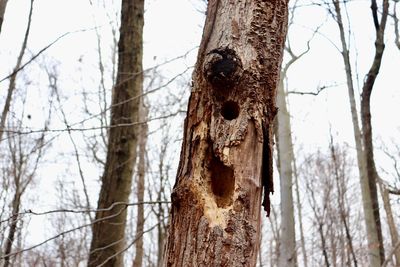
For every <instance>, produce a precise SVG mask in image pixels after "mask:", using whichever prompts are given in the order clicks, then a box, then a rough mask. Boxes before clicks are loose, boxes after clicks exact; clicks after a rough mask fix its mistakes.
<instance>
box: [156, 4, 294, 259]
mask: <svg viewBox="0 0 400 267" xmlns="http://www.w3.org/2000/svg"><path fill="white" fill-rule="evenodd" d="M286 29H287V1H285V0H283V1H280V0H278V1H274V2H266V1H261V0H251V1H250V0H247V1H240V2H239V1H228V0H210V1H209V2H208V9H207V18H206V22H205V28H204V32H203V37H202V42H201V45H200V49H199V54H198V59H197V64H196V67H195V72H194V74H193V83H194V85H193V88H192V93H191V97H190V100H189V107H188V112H187V118H186V121H185V126H184V138H183V144H182V152H181V159H180V164H179V168H178V174H177V179H176V183H175V186H174V189H173V193H172V210H171V221H170V228H169V233H168V239H167V244H166V251H165V258H164V265H166V266H255V265H256V260H257V254H258V250H259V243H260V204H261V196H262V190H261V189H262V186H264V188H265V193H264V194H265V195H264V197H265V198H264V201H263V205H264V208H265V210H266V211H267V213H269V210H270V208H269V193H270V192H272V191H273V188H272V145H273V120H274V117H275V114H276V107H275V92H276V87H277V83H278V78H279V71H280V65H281V61H282V54H283V46H284V41H285V35H286Z"/></svg>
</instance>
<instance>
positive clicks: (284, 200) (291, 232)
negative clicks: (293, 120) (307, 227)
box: [276, 77, 297, 267]
mask: <svg viewBox="0 0 400 267" xmlns="http://www.w3.org/2000/svg"><path fill="white" fill-rule="evenodd" d="M276 102H277V105H278V108H279V110H278V115H277V129H276V133H277V134H276V137H277V138H276V139H277V149H278V161H279V168H278V169H279V177H280V189H281V205H280V207H281V228H280V231H281V234H280V242H279V246H280V248H279V252H280V253H279V259H278V266H285V267H290V266H296V265H297V255H296V254H297V253H296V233H295V226H294V207H293V193H292V188H293V169H292V163H293V162H294V160H293V148H292V146H293V145H292V134H291V128H290V116H289V113H288V109H287V105H286V94H285V89H284V84H283V79H282V77H281V78H280V82H279V86H278V93H277V97H276Z"/></svg>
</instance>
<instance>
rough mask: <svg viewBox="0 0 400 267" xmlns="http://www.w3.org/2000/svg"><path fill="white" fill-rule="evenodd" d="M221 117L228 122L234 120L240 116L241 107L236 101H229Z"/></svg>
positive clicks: (225, 104) (222, 109)
mask: <svg viewBox="0 0 400 267" xmlns="http://www.w3.org/2000/svg"><path fill="white" fill-rule="evenodd" d="M221 115H222V117H224V119H226V120H229V121H231V120H234V119H236V118H237V117H238V116H239V105H238V104H237V103H236V102H234V101H227V102H225V103H224V104H223V105H222V108H221Z"/></svg>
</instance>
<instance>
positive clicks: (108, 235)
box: [88, 0, 144, 266]
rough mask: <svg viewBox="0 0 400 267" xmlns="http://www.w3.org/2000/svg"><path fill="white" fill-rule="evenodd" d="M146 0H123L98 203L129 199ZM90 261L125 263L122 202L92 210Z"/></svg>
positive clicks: (140, 88) (135, 141) (135, 138)
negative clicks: (115, 71)
mask: <svg viewBox="0 0 400 267" xmlns="http://www.w3.org/2000/svg"><path fill="white" fill-rule="evenodd" d="M143 14H144V0H139V1H131V0H123V1H122V7H121V28H120V39H119V43H118V55H119V62H118V74H117V83H116V85H115V86H114V91H113V99H112V109H111V125H110V132H109V139H108V147H107V159H106V165H105V169H104V174H103V177H102V185H101V190H100V195H99V200H98V208H99V209H104V208H108V207H110V206H111V205H113V204H115V203H120V202H127V201H128V200H129V195H130V193H131V185H132V173H133V165H134V162H135V159H136V147H137V131H138V130H137V128H138V127H137V126H135V124H137V122H138V112H139V102H140V101H139V100H140V97H139V96H140V94H141V92H142V84H143V73H142V53H143V52H142V51H143V49H142V39H143V38H142V35H143V23H144V21H143ZM95 222H96V223H94V225H93V229H92V231H93V237H92V243H91V248H90V255H89V260H88V266H102V265H103V266H104V265H106V266H123V253H122V252H123V250H124V247H125V242H124V237H125V226H126V206H124V205H115V206H114V207H113V208H112V209H110V210H102V211H100V212H97V213H96V219H95Z"/></svg>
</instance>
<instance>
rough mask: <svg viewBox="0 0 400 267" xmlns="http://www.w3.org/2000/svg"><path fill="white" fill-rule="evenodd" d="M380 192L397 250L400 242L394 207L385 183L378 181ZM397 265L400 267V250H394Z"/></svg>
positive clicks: (393, 242) (393, 244)
mask: <svg viewBox="0 0 400 267" xmlns="http://www.w3.org/2000/svg"><path fill="white" fill-rule="evenodd" d="M378 185H379V191H380V193H381V196H382V202H383V207H384V208H385V212H386V218H387V222H388V226H389V231H390V239H391V241H392V247H393V248H395V247H396V244H397V243H398V242H399V233H398V231H397V227H396V223H395V221H394V218H393V212H392V205H391V204H390V197H389V190H388V189H387V188H386V187H385V185H384V184H383V182H381V181H378ZM393 255H394V258H395V260H396V261H395V264H394V266H400V248H398V249H395V250H394V253H393Z"/></svg>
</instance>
